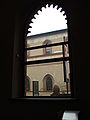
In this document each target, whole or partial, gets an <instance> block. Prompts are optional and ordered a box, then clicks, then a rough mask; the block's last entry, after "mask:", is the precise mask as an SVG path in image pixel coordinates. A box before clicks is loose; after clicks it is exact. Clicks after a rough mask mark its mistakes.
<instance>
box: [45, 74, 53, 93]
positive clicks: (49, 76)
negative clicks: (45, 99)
mask: <svg viewBox="0 0 90 120" xmlns="http://www.w3.org/2000/svg"><path fill="white" fill-rule="evenodd" d="M48 78H50V79H51V80H52V83H51V84H52V85H51V86H52V88H53V82H54V78H53V76H52V75H50V74H47V75H45V76H44V78H43V90H44V91H47V89H46V80H47V79H48Z"/></svg>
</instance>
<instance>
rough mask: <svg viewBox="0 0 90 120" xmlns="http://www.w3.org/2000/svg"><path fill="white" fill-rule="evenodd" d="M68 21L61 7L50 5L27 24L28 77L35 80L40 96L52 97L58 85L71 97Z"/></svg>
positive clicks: (38, 12) (26, 62) (61, 91)
mask: <svg viewBox="0 0 90 120" xmlns="http://www.w3.org/2000/svg"><path fill="white" fill-rule="evenodd" d="M66 18H67V16H66V13H65V11H63V10H62V8H61V7H59V6H58V5H56V6H54V5H53V4H51V5H49V4H47V5H46V6H45V7H42V8H41V9H40V10H38V11H37V13H36V14H34V17H33V19H31V22H29V24H28V25H27V26H29V27H30V28H28V27H27V31H28V32H26V38H27V39H26V41H25V45H27V44H28V45H29V46H30V47H27V46H25V54H27V51H29V52H30V57H29V58H28V59H27V57H26V58H25V69H26V71H27V72H26V76H27V73H28V75H30V77H31V78H32V81H38V96H50V94H51V93H50V92H52V89H53V85H54V84H58V86H59V88H60V93H61V94H63V93H64V95H69V96H70V95H71V86H70V56H69V42H68V27H67V19H66ZM29 32H30V33H29ZM45 75H47V76H45ZM51 75H52V76H53V77H52V76H51ZM44 76H45V77H44ZM43 78H44V80H43V83H42V79H43ZM53 78H54V79H53ZM32 81H31V83H32ZM31 91H32V95H31V94H30V96H33V93H34V92H36V91H33V85H31Z"/></svg>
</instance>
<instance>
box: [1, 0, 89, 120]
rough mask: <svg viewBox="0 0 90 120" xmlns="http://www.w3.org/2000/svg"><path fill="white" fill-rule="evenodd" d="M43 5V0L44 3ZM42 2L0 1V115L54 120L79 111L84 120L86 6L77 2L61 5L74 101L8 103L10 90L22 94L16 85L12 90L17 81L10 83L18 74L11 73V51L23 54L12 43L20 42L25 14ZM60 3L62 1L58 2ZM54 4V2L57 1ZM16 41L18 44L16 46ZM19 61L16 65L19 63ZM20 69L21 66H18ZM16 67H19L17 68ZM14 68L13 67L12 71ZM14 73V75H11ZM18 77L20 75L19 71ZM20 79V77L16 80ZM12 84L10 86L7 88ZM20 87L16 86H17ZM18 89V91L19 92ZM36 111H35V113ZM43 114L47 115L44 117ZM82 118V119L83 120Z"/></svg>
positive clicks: (87, 89) (86, 41) (86, 36)
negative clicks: (63, 113) (67, 34)
mask: <svg viewBox="0 0 90 120" xmlns="http://www.w3.org/2000/svg"><path fill="white" fill-rule="evenodd" d="M45 1H46V2H47V0H45ZM45 1H44V0H42V1H40V0H37V1H35V0H23V1H20V0H19V1H18V0H15V1H11V0H8V1H1V4H0V13H1V14H0V15H1V17H0V21H1V22H0V28H1V36H0V37H1V39H0V40H1V44H0V47H1V70H2V71H1V79H0V80H1V83H0V99H1V102H0V106H1V107H0V110H1V115H14V116H15V115H21V116H23V115H25V116H26V115H28V116H30V117H35V115H34V114H36V116H37V118H41V114H42V115H43V116H44V117H43V119H44V118H46V119H48V118H50V119H51V118H53V119H56V118H57V112H58V111H60V110H64V109H69V110H70V109H71V110H72V109H73V110H78V109H81V111H82V113H83V114H82V116H84V117H86V116H85V115H88V114H87V113H89V111H88V110H87V108H90V107H89V100H90V99H89V97H90V90H89V66H90V63H89V61H90V58H89V56H90V55H89V54H90V53H89V39H90V34H89V25H90V23H89V21H90V18H89V7H88V3H86V2H84V1H83V2H80V1H77V2H76V1H75V2H74V1H71V0H69V1H68V0H67V1H66V0H65V3H62V6H65V8H66V9H67V13H68V23H69V24H68V26H69V32H70V39H71V53H72V56H71V59H72V76H73V87H74V94H75V97H76V98H78V99H77V100H70V101H68V100H64V101H63V100H59V101H29V100H27V101H25V100H10V99H9V98H10V96H11V94H12V90H13V92H14V94H15V95H16V94H17V95H18V96H19V95H20V94H22V91H19V90H22V87H21V85H20V81H19V84H18V86H17V88H16V90H17V91H14V90H15V89H14V84H16V82H18V81H14V82H13V83H12V79H17V78H15V77H16V74H17V73H18V72H16V71H14V70H13V65H14V62H15V61H16V60H17V58H16V56H15V55H16V54H15V55H13V51H14V52H16V53H18V52H20V51H21V56H22V55H23V50H22V48H23V45H24V44H23V45H22V47H21V49H20V51H17V49H16V48H15V46H14V45H15V44H16V46H17V48H19V46H18V45H17V43H16V42H15V40H19V41H20V42H21V41H23V40H24V35H23V33H24V29H23V28H24V26H25V24H24V23H25V20H26V17H27V15H28V14H26V12H27V13H28V11H30V12H29V14H30V13H31V14H32V12H33V10H34V9H35V8H36V7H37V6H38V5H39V4H43V3H44V2H45ZM62 1H64V0H62ZM57 3H58V0H57ZM20 42H19V45H20ZM19 63H20V62H17V64H19ZM20 66H22V64H21V63H20ZM20 66H19V67H20ZM15 69H16V68H15ZM13 71H14V72H13ZM17 71H19V74H18V75H20V74H22V72H23V70H22V71H21V73H20V70H19V68H18V70H17ZM21 79H23V78H20V80H21ZM12 84H13V87H11V85H12ZM19 85H20V86H19ZM19 87H21V89H19ZM38 108H39V110H38ZM45 114H47V115H45ZM84 117H83V119H84Z"/></svg>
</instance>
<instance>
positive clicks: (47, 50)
mask: <svg viewBox="0 0 90 120" xmlns="http://www.w3.org/2000/svg"><path fill="white" fill-rule="evenodd" d="M50 44H51V41H50V40H45V41H44V45H46V47H45V48H43V51H44V54H45V55H49V54H51V50H52V48H51V47H48V45H50Z"/></svg>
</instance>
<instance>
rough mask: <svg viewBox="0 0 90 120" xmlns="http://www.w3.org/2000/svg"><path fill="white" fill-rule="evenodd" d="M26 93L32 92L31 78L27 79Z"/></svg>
mask: <svg viewBox="0 0 90 120" xmlns="http://www.w3.org/2000/svg"><path fill="white" fill-rule="evenodd" d="M26 91H30V78H29V77H28V76H27V77H26Z"/></svg>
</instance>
